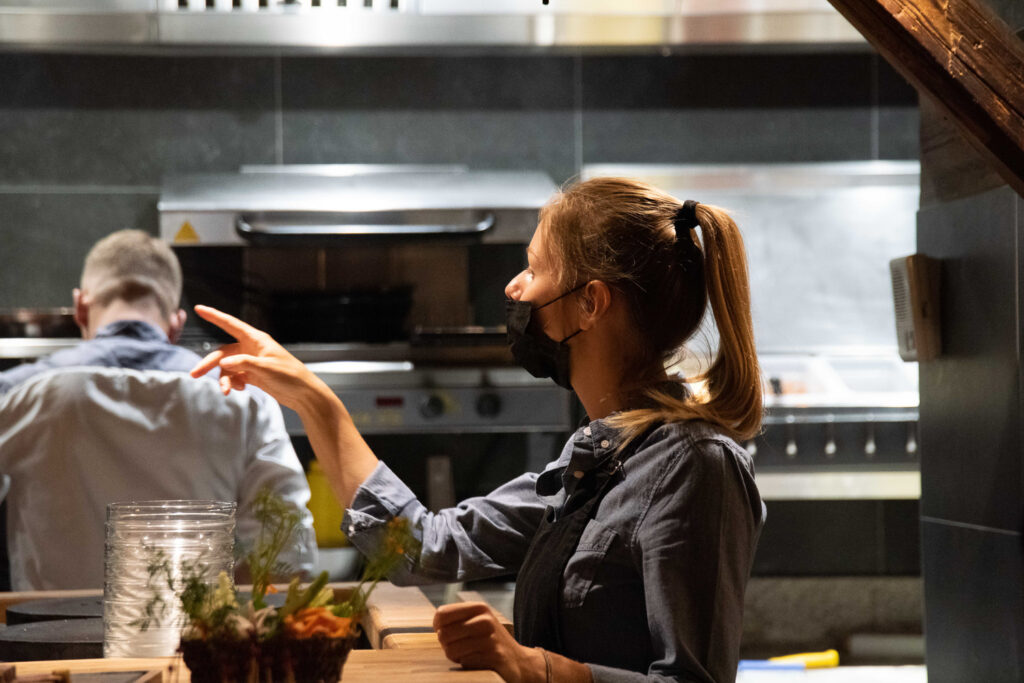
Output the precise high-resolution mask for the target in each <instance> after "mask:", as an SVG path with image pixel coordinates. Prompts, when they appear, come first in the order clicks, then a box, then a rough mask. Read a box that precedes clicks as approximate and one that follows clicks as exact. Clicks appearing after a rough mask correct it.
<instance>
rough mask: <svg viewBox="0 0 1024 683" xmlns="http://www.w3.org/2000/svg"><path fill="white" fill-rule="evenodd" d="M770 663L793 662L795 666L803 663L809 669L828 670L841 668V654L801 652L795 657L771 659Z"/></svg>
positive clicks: (831, 651) (784, 656)
mask: <svg viewBox="0 0 1024 683" xmlns="http://www.w3.org/2000/svg"><path fill="white" fill-rule="evenodd" d="M768 661H769V662H791V663H794V664H797V663H803V665H804V667H805V668H808V669H828V668H831V667H833V666H839V653H838V652H836V651H835V650H825V651H824V652H801V653H800V654H795V655H783V656H781V657H769V658H768Z"/></svg>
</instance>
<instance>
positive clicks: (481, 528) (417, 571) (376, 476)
mask: <svg viewBox="0 0 1024 683" xmlns="http://www.w3.org/2000/svg"><path fill="white" fill-rule="evenodd" d="M536 479H537V475H536V474H534V473H526V474H523V475H520V476H519V477H516V478H515V479H513V480H512V481H509V482H508V483H506V484H503V485H501V486H499V487H498V488H496V489H495V490H493V491H491V492H490V493H489V494H487V495H486V496H479V497H475V498H469V499H467V500H465V501H463V502H462V503H459V505H457V506H456V507H453V508H448V509H445V510H441V511H439V512H431V511H429V510H427V508H426V507H425V506H424V505H423V504H422V503H421V502H420V501H419V500H418V499H417V498H416V496H415V494H414V493H413V492H412V491H411V490H410V489H409V487H407V486H406V485H405V484H404V483H402V481H401V480H400V479H399V478H398V477H397V476H396V475H395V474H394V472H392V471H391V469H390V468H389V467H388V466H387V465H385V464H384V463H383V462H382V463H378V465H377V467H376V469H375V470H374V471H373V473H372V474H371V475H370V476H369V477H368V478H367V479H366V481H364V482H363V484H362V486H360V487H359V489H358V491H357V492H356V495H355V497H354V499H353V501H352V507H350V508H349V509H348V510H346V512H345V518H344V520H343V521H342V530H343V531H344V532H345V533H346V534H347V535H348V538H349V540H350V541H351V542H352V544H353V545H354V546H356V547H357V548H358V549H359V550H360V551H362V552H363V553H364V554H372V553H373V551H374V549H375V548H376V547H377V544H378V542H379V539H380V536H381V532H382V530H383V526H384V525H385V524H386V523H387V522H388V521H389V520H391V519H392V518H394V517H404V518H406V519H408V520H409V521H410V522H411V524H412V527H413V529H415V533H416V534H417V536H418V538H419V540H420V542H421V543H422V546H423V547H422V551H421V553H420V556H419V558H418V560H413V558H410V562H409V563H408V564H407V565H405V566H403V567H401V568H400V569H399V570H398V571H397V572H396V573H394V574H392V575H391V576H389V577H388V578H389V579H390V580H391V581H392V582H394V583H396V584H398V585H413V584H426V583H438V582H454V581H468V580H474V579H483V578H488V577H492V576H502V575H505V574H514V573H516V572H517V571H518V570H519V566H520V565H521V564H522V561H523V558H524V557H525V555H526V550H527V548H528V547H529V545H530V541H531V540H532V538H533V534H534V531H535V530H536V528H537V526H538V525H539V523H540V519H541V516H542V515H543V512H544V508H545V505H544V502H543V501H542V499H541V498H540V497H538V495H537V493H536Z"/></svg>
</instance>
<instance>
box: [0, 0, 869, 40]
mask: <svg viewBox="0 0 1024 683" xmlns="http://www.w3.org/2000/svg"><path fill="white" fill-rule="evenodd" d="M179 5H180V6H179ZM264 5H265V6H262V7H261V6H260V3H259V2H257V1H256V0H212V1H211V2H207V0H182V1H181V2H180V3H179V0H0V46H3V47H7V48H17V49H46V50H53V49H83V48H92V49H105V48H120V49H131V48H150V49H152V48H168V49H180V48H203V47H213V48H236V49H245V50H247V51H249V50H254V49H255V50H257V51H258V50H259V49H260V48H270V49H272V50H274V51H275V52H280V51H282V50H284V51H286V52H287V51H292V50H294V51H297V52H308V51H315V52H324V51H326V52H339V51H340V52H359V53H363V52H368V53H381V52H383V53H392V52H408V51H417V50H430V51H434V50H438V49H443V48H456V49H463V48H473V49H481V48H482V49H501V48H529V49H559V48H569V49H588V50H595V51H602V50H623V49H637V48H639V49H661V50H673V49H680V50H682V49H690V48H699V47H701V46H730V45H732V46H742V45H754V46H760V47H770V46H781V45H786V46H793V45H797V46H799V45H803V46H807V47H814V48H818V49H822V48H827V49H831V48H833V47H841V48H843V49H849V48H851V47H861V48H865V49H866V48H867V43H866V42H865V41H864V39H863V38H862V37H861V36H860V34H859V33H858V32H857V31H856V30H855V29H854V28H853V27H852V26H850V24H849V23H848V22H847V21H846V20H845V19H844V18H843V17H842V16H841V15H840V14H839V13H838V12H836V11H835V10H834V9H833V8H832V7H831V5H829V4H828V2H827V1H826V0H731V1H730V2H720V0H633V1H631V2H610V1H607V0H552V1H551V2H550V4H549V5H543V4H542V3H541V0H495V1H494V2H488V3H481V2H478V1H476V0H474V1H473V2H469V1H468V0H301V1H299V2H294V1H291V2H282V1H280V0H271V1H270V2H268V3H264ZM481 6H484V7H483V8H482V7H481Z"/></svg>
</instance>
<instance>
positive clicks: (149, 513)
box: [103, 500, 236, 657]
mask: <svg viewBox="0 0 1024 683" xmlns="http://www.w3.org/2000/svg"><path fill="white" fill-rule="evenodd" d="M235 507H236V506H235V503H228V502H223V501H215V500H155V501H143V502H130V503H111V504H109V505H107V523H106V545H105V552H104V578H103V656H104V657H165V656H170V655H173V654H174V653H175V651H176V650H177V647H178V642H179V639H180V636H181V628H182V626H184V623H185V615H184V614H183V612H182V611H181V603H180V600H179V598H178V591H180V589H181V587H182V586H181V578H182V573H183V571H190V572H192V573H195V574H197V575H199V576H201V577H202V580H203V581H205V582H207V583H210V584H211V585H215V584H216V583H217V577H218V575H219V574H220V572H222V571H223V572H227V574H228V576H232V573H233V571H234V544H235ZM169 583H170V584H171V585H168V584H169Z"/></svg>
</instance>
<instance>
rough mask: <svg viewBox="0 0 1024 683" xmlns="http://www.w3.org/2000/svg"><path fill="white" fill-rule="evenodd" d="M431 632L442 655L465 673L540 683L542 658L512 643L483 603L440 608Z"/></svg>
mask: <svg viewBox="0 0 1024 683" xmlns="http://www.w3.org/2000/svg"><path fill="white" fill-rule="evenodd" d="M434 630H435V631H436V632H437V639H438V640H439V641H440V642H441V647H442V648H443V649H444V654H445V656H446V657H448V659H450V660H452V661H453V662H455V663H456V664H460V665H462V666H464V667H465V668H467V669H492V670H494V671H496V672H497V673H498V675H500V676H501V677H502V678H503V679H504V680H506V681H512V682H513V683H544V681H545V680H546V678H547V669H546V665H545V663H544V654H543V653H542V652H541V651H540V650H538V649H536V648H532V647H524V646H522V645H520V644H519V643H517V642H516V640H515V638H513V637H512V634H510V633H509V632H508V629H506V628H505V625H504V624H503V623H502V622H501V620H500V619H499V618H498V616H497V614H495V613H494V610H492V609H491V608H490V606H489V605H487V604H486V603H483V602H460V603H455V604H451V605H442V606H440V607H438V608H437V611H436V612H435V613H434Z"/></svg>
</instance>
